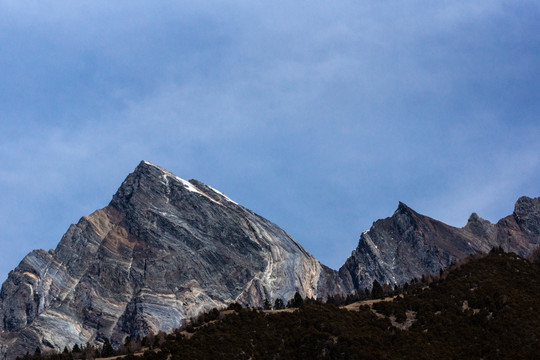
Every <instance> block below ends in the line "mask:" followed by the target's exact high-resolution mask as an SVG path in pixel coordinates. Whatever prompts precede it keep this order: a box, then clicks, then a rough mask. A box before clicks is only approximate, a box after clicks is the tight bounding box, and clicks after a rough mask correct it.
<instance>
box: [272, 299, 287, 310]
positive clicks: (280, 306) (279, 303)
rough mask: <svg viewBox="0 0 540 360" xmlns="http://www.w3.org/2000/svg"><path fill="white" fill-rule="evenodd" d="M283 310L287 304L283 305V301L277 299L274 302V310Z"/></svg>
mask: <svg viewBox="0 0 540 360" xmlns="http://www.w3.org/2000/svg"><path fill="white" fill-rule="evenodd" d="M281 309H285V304H284V303H283V300H282V299H280V298H277V299H276V300H275V301H274V310H281Z"/></svg>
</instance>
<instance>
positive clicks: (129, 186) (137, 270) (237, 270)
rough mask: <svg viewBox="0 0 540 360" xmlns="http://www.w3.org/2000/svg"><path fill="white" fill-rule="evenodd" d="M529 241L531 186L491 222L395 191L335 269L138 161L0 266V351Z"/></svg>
mask: <svg viewBox="0 0 540 360" xmlns="http://www.w3.org/2000/svg"><path fill="white" fill-rule="evenodd" d="M539 243H540V198H537V199H531V198H527V197H522V198H520V199H519V200H518V201H517V203H516V206H515V210H514V213H513V214H512V215H510V216H508V217H505V218H504V219H502V220H500V221H499V222H498V223H497V224H492V223H490V222H489V221H486V220H483V219H481V218H480V217H479V216H478V215H476V214H472V215H471V217H470V218H469V221H468V223H467V225H466V226H465V227H463V228H454V227H451V226H448V225H446V224H443V223H441V222H439V221H437V220H434V219H431V218H429V217H427V216H424V215H420V214H418V213H416V212H415V211H413V210H412V209H410V208H409V207H407V206H406V205H405V204H402V203H400V204H399V206H398V208H397V210H396V211H395V213H394V214H393V216H392V217H389V218H386V219H382V220H378V221H376V222H375V223H374V224H373V226H372V227H371V229H370V230H369V231H366V232H364V233H363V234H362V235H361V237H360V240H359V243H358V247H357V248H356V249H355V250H354V251H353V252H352V255H351V257H350V258H349V259H348V260H347V262H346V263H345V264H344V265H343V266H342V267H341V269H340V270H339V273H338V272H336V271H334V270H331V269H329V268H327V267H325V266H324V265H322V264H321V263H319V262H318V261H317V260H316V259H315V258H313V256H311V255H310V254H309V253H307V252H306V251H305V250H304V249H303V248H302V247H301V246H300V245H299V244H298V243H296V242H295V241H294V240H293V239H292V238H291V237H290V236H289V235H288V234H287V233H286V232H285V231H283V230H282V229H280V228H279V227H278V226H277V225H275V224H273V223H271V222H270V221H268V220H266V219H264V218H262V217H260V216H259V215H257V214H255V213H253V212H252V211H250V210H248V209H246V208H244V207H242V206H240V205H238V204H237V203H235V202H234V201H232V200H231V199H229V198H228V197H227V196H225V195H224V194H222V193H220V192H219V191H217V190H215V189H213V188H211V187H209V186H207V185H205V184H203V183H201V182H199V181H196V180H190V181H189V182H188V181H185V180H183V179H181V178H179V177H177V176H175V175H173V174H171V173H170V172H168V171H166V170H164V169H162V168H160V167H158V166H156V165H153V164H150V163H148V162H144V161H143V162H141V163H140V165H139V166H138V167H137V168H136V169H135V171H134V172H133V173H132V174H130V175H129V176H128V177H127V178H126V180H125V181H124V182H123V184H122V185H121V187H120V188H119V189H118V192H117V193H116V194H115V195H114V196H113V199H112V201H111V202H110V204H109V205H108V206H107V207H105V208H103V209H101V210H97V211H96V212H94V213H93V214H91V215H88V216H85V217H83V218H82V219H81V220H80V221H79V223H78V224H76V225H72V226H71V227H70V228H69V229H68V231H67V232H66V234H65V235H64V236H63V238H62V240H61V241H60V243H59V244H58V246H57V248H56V250H49V251H44V250H35V251H33V252H31V253H30V254H28V255H27V256H26V257H25V258H24V259H23V260H22V261H21V263H20V264H19V266H17V268H15V270H13V271H12V272H10V274H9V276H8V279H7V280H6V281H5V282H4V284H3V285H2V290H1V293H0V320H1V321H0V330H1V332H0V352H1V353H2V354H3V355H4V357H8V358H12V357H14V356H16V355H22V354H25V353H26V352H27V351H31V352H32V351H33V350H34V349H35V348H36V347H40V348H41V349H42V350H49V349H56V350H62V349H63V348H64V346H69V347H73V346H74V345H75V344H86V343H87V342H89V343H91V344H98V345H99V344H101V343H102V342H103V341H104V339H105V338H110V339H111V340H112V342H113V343H116V344H118V343H120V342H122V341H123V339H124V338H125V337H126V336H128V335H130V336H131V337H136V336H137V335H144V334H147V333H149V332H157V331H160V330H161V331H165V332H167V331H171V330H173V329H174V328H176V327H178V326H180V325H182V324H183V323H184V322H185V321H186V319H189V318H191V317H195V316H197V315H198V314H199V313H201V312H203V311H207V310H210V309H211V308H214V307H225V306H227V305H228V304H230V303H232V302H240V303H244V304H249V305H251V306H262V304H263V302H264V299H266V298H268V299H270V300H273V299H276V298H282V299H283V300H287V299H289V298H291V297H292V296H293V295H294V293H295V292H296V291H298V292H299V293H300V294H301V295H302V296H304V297H305V296H309V297H320V298H325V297H327V296H329V295H335V294H347V293H350V292H352V291H354V290H359V289H364V288H371V285H372V283H373V280H377V281H379V282H380V283H389V284H403V283H405V282H407V281H409V280H411V279H412V278H415V277H420V276H422V275H423V274H426V273H436V272H438V271H439V269H440V268H441V267H443V268H444V267H447V266H448V265H450V264H451V263H452V262H453V261H457V260H459V259H461V258H464V257H466V256H467V255H469V254H472V253H476V252H479V251H483V252H487V251H489V250H490V249H491V248H492V247H494V246H501V247H502V248H503V249H505V250H507V251H513V252H516V253H518V254H520V255H524V256H527V255H529V254H530V253H531V252H532V251H533V250H534V249H535V248H537V246H538V244H539Z"/></svg>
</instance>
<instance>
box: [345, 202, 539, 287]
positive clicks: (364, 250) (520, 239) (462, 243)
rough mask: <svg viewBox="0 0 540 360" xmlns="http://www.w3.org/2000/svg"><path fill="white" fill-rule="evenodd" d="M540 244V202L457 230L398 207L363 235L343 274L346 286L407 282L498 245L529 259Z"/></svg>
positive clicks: (523, 204)
mask: <svg viewBox="0 0 540 360" xmlns="http://www.w3.org/2000/svg"><path fill="white" fill-rule="evenodd" d="M539 243H540V198H536V199H531V198H528V197H522V198H520V199H519V200H518V201H517V202H516V205H515V209H514V213H513V214H512V215H510V216H507V217H505V218H503V219H501V220H500V221H499V222H497V224H492V223H490V222H489V221H487V220H484V219H482V218H480V217H479V216H478V215H477V214H475V213H473V214H472V215H471V216H470V218H469V220H468V222H467V225H466V226H465V227H463V228H455V227H452V226H449V225H446V224H444V223H442V222H440V221H437V220H434V219H432V218H429V217H427V216H424V215H421V214H418V213H417V212H415V211H414V210H412V209H410V208H409V207H407V205H405V204H403V203H399V206H398V208H397V210H396V211H395V212H394V214H393V215H392V216H391V217H389V218H386V219H382V220H378V221H376V222H374V223H373V226H372V227H371V228H370V229H369V230H368V231H366V232H364V233H363V234H362V235H361V236H360V240H359V242H358V246H357V248H356V249H355V250H353V252H352V254H351V256H350V257H349V259H347V261H346V262H345V264H344V265H343V266H342V267H341V269H340V270H339V273H340V276H341V278H342V279H343V281H344V282H345V284H346V286H348V287H352V288H355V289H363V288H371V285H372V283H373V281H374V280H377V281H378V282H379V283H389V284H392V285H396V284H399V285H401V284H403V283H405V282H407V281H410V280H411V279H413V278H419V277H421V276H422V275H424V274H428V273H432V274H434V273H438V271H439V269H441V268H446V267H448V266H449V265H450V264H451V263H452V262H455V261H457V260H459V259H462V258H464V257H466V256H467V255H470V254H473V253H477V252H488V251H489V250H490V249H491V248H493V247H495V246H501V247H502V248H503V249H504V250H505V251H510V252H515V253H517V254H519V255H521V256H528V255H529V254H530V253H531V252H532V251H533V250H534V249H536V248H537V247H538V244H539Z"/></svg>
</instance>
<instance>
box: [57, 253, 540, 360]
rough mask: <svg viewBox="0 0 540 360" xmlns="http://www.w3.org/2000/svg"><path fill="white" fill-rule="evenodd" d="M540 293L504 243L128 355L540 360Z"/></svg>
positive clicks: (199, 328)
mask: <svg viewBox="0 0 540 360" xmlns="http://www.w3.org/2000/svg"><path fill="white" fill-rule="evenodd" d="M539 292H540V267H539V264H535V263H530V262H528V261H526V260H525V259H523V258H520V257H519V256H517V255H515V254H511V253H504V252H502V251H499V250H496V251H491V252H490V253H489V254H487V255H484V256H480V255H475V256H473V257H471V258H469V259H467V260H466V261H462V262H460V263H459V264H458V265H456V266H453V267H452V269H449V270H447V271H445V272H444V274H443V276H442V277H441V278H440V279H436V280H435V281H434V282H432V283H431V284H430V285H429V286H425V284H424V285H423V286H419V287H416V289H414V290H413V289H411V288H409V289H408V291H407V292H404V293H402V294H401V295H400V296H398V297H396V298H395V299H394V300H393V301H380V302H376V301H377V300H375V301H373V300H369V301H361V302H358V303H354V304H350V305H349V306H346V307H341V308H340V307H337V306H335V305H333V304H322V303H311V302H310V303H309V304H304V305H303V306H301V307H300V308H299V309H297V310H295V311H294V312H290V311H271V312H269V311H266V312H263V311H253V310H251V309H237V310H236V312H231V311H227V312H222V313H221V314H219V313H218V314H212V316H209V317H208V321H207V320H204V321H200V322H198V323H197V324H195V326H194V327H192V328H191V329H190V330H188V331H189V332H190V333H189V336H186V335H187V332H183V333H182V332H176V333H174V334H169V335H167V336H166V337H165V336H164V337H162V340H161V341H150V340H148V339H144V340H143V342H145V344H148V343H150V344H154V347H153V348H152V349H151V350H147V351H145V352H144V354H142V356H138V355H137V356H134V355H128V356H127V357H126V358H124V359H125V360H166V359H169V360H181V359H190V360H197V359H393V360H394V359H537V358H538V354H539V352H540V342H539V341H538V329H539V328H540V312H538V308H539V307H540V298H539V297H538V294H539ZM124 353H125V350H124ZM73 355H75V358H76V359H77V358H80V353H79V354H73ZM67 359H69V357H68V358H67ZM51 360H53V359H52V358H51Z"/></svg>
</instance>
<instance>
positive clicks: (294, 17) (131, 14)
mask: <svg viewBox="0 0 540 360" xmlns="http://www.w3.org/2000/svg"><path fill="white" fill-rule="evenodd" d="M539 64H540V5H539V4H538V2H537V1H496V0H491V1H467V2H463V1H436V2H434V1H414V0H413V1H407V2H404V1H403V2H402V1H385V2H380V1H336V2H327V1H309V2H308V1H296V2H291V1H272V2H244V1H238V2H231V1H228V2H227V1H197V2H183V1H177V2H171V1H159V0H158V1H152V2H149V1H115V2H111V1H99V0H97V1H85V2H80V1H75V2H73V1H58V0H56V1H48V0H42V1H24V2H23V1H11V0H8V1H6V0H0V120H1V121H0V159H1V167H0V198H1V200H2V201H1V202H0V226H1V227H2V230H3V231H2V235H1V236H0V241H1V245H2V249H3V250H2V252H1V253H0V260H1V261H0V279H4V278H5V277H6V276H7V273H8V272H9V271H10V270H11V269H13V268H14V267H15V266H16V265H17V264H18V262H19V261H20V260H21V259H22V257H23V256H24V255H25V254H26V253H28V252H29V251H31V250H32V249H36V248H44V249H49V248H54V247H55V246H56V244H57V243H58V241H59V240H60V239H61V237H62V235H63V234H64V232H65V231H66V230H67V228H68V227H69V225H70V224H71V223H76V222H77V221H78V220H79V218H80V217H82V216H84V215H87V214H89V213H91V212H92V211H94V210H96V209H98V208H102V207H104V206H106V205H107V203H108V202H109V201H110V199H111V197H112V195H113V194H114V193H115V192H116V189H117V188H118V186H120V184H121V182H122V181H123V179H124V178H125V177H126V176H127V175H128V174H129V173H130V172H131V171H133V169H134V168H135V167H136V166H137V164H138V163H139V161H140V160H143V159H145V160H148V161H151V162H153V163H155V164H158V165H160V166H163V167H165V168H167V169H168V170H170V171H171V172H173V173H175V174H177V175H178V176H181V177H183V178H186V179H191V178H196V179H199V180H201V181H203V182H205V183H207V184H209V185H211V186H213V187H215V188H217V189H219V190H221V191H222V192H224V193H226V194H227V195H229V196H230V197H231V198H232V199H234V200H235V201H237V202H239V203H241V204H243V205H244V206H246V207H248V208H250V209H252V210H254V211H256V212H257V213H259V214H261V215H263V216H264V217H266V218H268V219H270V220H272V221H274V222H275V223H277V224H279V225H280V226H281V227H283V228H284V229H285V230H286V231H288V232H289V233H290V234H291V235H292V236H293V237H294V238H295V239H296V240H297V241H298V242H299V243H301V244H302V245H303V246H304V247H305V248H306V249H307V250H308V251H310V252H311V253H312V254H314V255H315V256H316V257H317V258H318V259H319V260H321V261H322V262H323V263H325V264H327V265H329V266H330V267H333V268H338V267H339V266H340V265H341V264H342V263H343V262H344V261H345V259H346V258H347V257H348V256H349V254H350V252H351V251H352V250H353V248H354V247H355V246H356V244H357V241H358V237H359V235H360V233H361V232H362V231H364V230H367V229H368V228H369V227H370V226H371V223H372V222H373V221H375V220H376V219H378V218H383V217H387V216H390V215H392V213H393V211H394V210H395V208H396V207H397V204H398V201H403V202H405V203H406V204H408V205H409V206H411V207H412V208H414V209H415V210H417V211H418V212H420V213H423V214H426V215H429V216H431V217H434V218H437V219H440V220H442V221H445V222H447V223H449V224H451V225H454V226H463V225H465V223H466V221H467V218H468V216H469V215H470V213H471V212H473V211H475V212H477V213H478V214H479V215H480V216H482V217H484V218H487V219H489V220H491V221H497V220H498V219H499V218H501V217H503V216H506V215H508V214H511V212H512V210H513V205H514V202H515V201H516V200H517V198H518V197H519V196H521V195H528V196H532V197H537V196H540V140H539V139H540V137H539V135H540V115H539V114H540V66H539Z"/></svg>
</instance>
